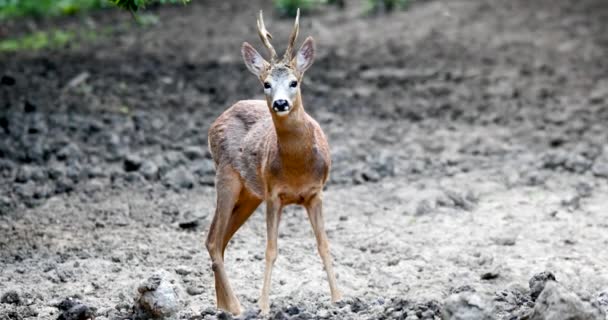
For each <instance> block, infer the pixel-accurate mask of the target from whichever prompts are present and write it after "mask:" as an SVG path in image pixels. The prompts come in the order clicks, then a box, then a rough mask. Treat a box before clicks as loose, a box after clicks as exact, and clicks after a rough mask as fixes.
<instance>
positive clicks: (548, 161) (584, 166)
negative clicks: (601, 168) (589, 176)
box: [541, 150, 593, 173]
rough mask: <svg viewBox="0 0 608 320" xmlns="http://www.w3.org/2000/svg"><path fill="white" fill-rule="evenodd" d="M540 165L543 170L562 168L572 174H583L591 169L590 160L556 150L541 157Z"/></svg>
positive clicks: (576, 154) (579, 155)
mask: <svg viewBox="0 0 608 320" xmlns="http://www.w3.org/2000/svg"><path fill="white" fill-rule="evenodd" d="M541 163H542V166H543V168H545V169H552V170H555V169H558V168H562V169H565V170H567V171H571V172H574V173H584V172H586V171H587V170H589V169H590V168H591V165H592V164H593V163H592V162H591V160H589V159H588V158H586V157H584V156H583V155H581V154H578V153H569V152H567V151H565V150H556V151H551V152H549V153H546V154H544V155H543V156H542V159H541Z"/></svg>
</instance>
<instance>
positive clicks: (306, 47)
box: [295, 37, 315, 73]
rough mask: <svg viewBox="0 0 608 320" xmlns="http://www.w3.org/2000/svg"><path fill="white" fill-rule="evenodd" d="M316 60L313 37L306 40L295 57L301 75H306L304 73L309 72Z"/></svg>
mask: <svg viewBox="0 0 608 320" xmlns="http://www.w3.org/2000/svg"><path fill="white" fill-rule="evenodd" d="M314 59H315V41H314V40H313V39H312V37H308V38H306V40H304V43H303V44H302V46H301V47H300V50H298V53H297V54H296V57H295V62H296V68H297V69H298V71H299V72H300V73H304V71H306V70H308V68H310V66H311V65H312V62H313V60H314Z"/></svg>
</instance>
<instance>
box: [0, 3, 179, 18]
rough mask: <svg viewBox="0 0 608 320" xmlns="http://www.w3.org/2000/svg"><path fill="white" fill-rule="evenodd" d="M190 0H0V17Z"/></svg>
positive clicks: (134, 10)
mask: <svg viewBox="0 0 608 320" xmlns="http://www.w3.org/2000/svg"><path fill="white" fill-rule="evenodd" d="M189 1H190V0H0V19H6V18H14V17H21V16H56V15H68V14H75V13H78V12H81V11H85V10H89V9H95V8H103V7H109V6H111V5H112V4H114V5H116V6H118V7H121V8H123V9H127V10H129V11H131V12H136V11H137V10H138V9H141V8H144V7H145V6H147V5H149V4H152V3H161V4H165V3H186V2H189Z"/></svg>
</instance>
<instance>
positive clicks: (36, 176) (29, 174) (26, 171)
mask: <svg viewBox="0 0 608 320" xmlns="http://www.w3.org/2000/svg"><path fill="white" fill-rule="evenodd" d="M47 177H48V175H47V173H46V172H45V171H44V170H43V169H42V168H40V167H34V166H28V165H24V166H21V167H20V168H19V170H17V175H16V176H15V182H19V183H25V182H28V181H30V180H33V181H37V182H43V181H46V179H47Z"/></svg>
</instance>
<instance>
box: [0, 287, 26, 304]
mask: <svg viewBox="0 0 608 320" xmlns="http://www.w3.org/2000/svg"><path fill="white" fill-rule="evenodd" d="M0 302H2V303H6V304H14V305H19V304H21V297H19V293H18V292H17V291H15V290H9V291H7V292H5V293H4V294H3V295H2V298H0Z"/></svg>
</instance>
